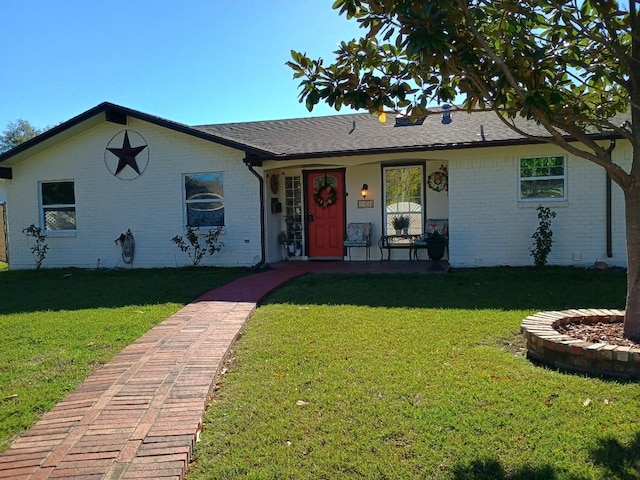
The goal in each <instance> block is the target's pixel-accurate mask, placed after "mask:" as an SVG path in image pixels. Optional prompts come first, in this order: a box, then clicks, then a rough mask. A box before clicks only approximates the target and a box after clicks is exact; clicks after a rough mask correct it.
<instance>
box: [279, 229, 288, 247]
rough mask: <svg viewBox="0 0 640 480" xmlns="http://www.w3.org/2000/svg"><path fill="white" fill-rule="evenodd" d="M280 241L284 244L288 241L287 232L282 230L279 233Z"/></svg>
mask: <svg viewBox="0 0 640 480" xmlns="http://www.w3.org/2000/svg"><path fill="white" fill-rule="evenodd" d="M278 243H279V244H280V245H284V244H286V243H287V232H285V231H282V232H280V233H279V234H278Z"/></svg>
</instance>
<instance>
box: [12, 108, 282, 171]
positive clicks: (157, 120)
mask: <svg viewBox="0 0 640 480" xmlns="http://www.w3.org/2000/svg"><path fill="white" fill-rule="evenodd" d="M127 117H133V118H136V119H138V120H142V121H145V122H148V123H152V124H155V125H159V126H162V127H165V128H169V129H171V130H174V131H177V132H181V133H184V134H186V135H191V136H194V137H198V138H201V139H204V140H208V141H211V142H214V143H218V144H221V145H224V146H227V147H230V148H235V149H237V150H242V151H244V152H246V153H247V155H257V156H264V155H271V154H272V152H269V151H265V150H263V149H260V148H256V147H253V146H250V145H248V144H245V143H239V142H237V141H235V140H233V139H230V138H222V137H218V136H216V135H215V133H214V132H205V131H202V130H200V129H194V128H191V127H189V126H188V125H184V124H182V123H177V122H173V121H170V120H166V119H164V118H161V117H156V116H153V115H149V114H147V113H143V112H139V111H137V110H132V109H130V108H126V107H122V106H119V105H115V104H113V103H109V102H104V103H101V104H100V105H97V106H95V107H93V108H92V109H90V110H87V111H86V112H84V113H81V114H80V115H78V116H76V117H73V118H72V119H70V120H67V121H66V122H63V123H61V124H59V125H56V126H55V127H53V128H51V129H49V130H47V131H45V132H43V133H41V134H40V135H37V136H36V137H34V138H32V139H30V140H28V141H26V142H24V143H22V144H20V145H18V146H17V147H15V148H13V149H11V150H9V151H7V152H4V153H3V154H1V155H0V163H3V162H5V165H11V164H13V163H15V162H18V161H20V160H21V159H22V158H23V157H24V156H26V155H31V154H32V153H34V152H38V151H40V150H43V149H46V148H49V147H50V146H51V145H52V143H53V142H56V141H59V140H65V139H67V138H70V137H72V136H75V135H77V134H79V133H81V132H83V131H85V130H87V129H89V128H92V127H93V126H95V125H98V124H100V123H102V122H105V121H106V122H112V123H118V124H121V125H126V124H127ZM27 152H28V153H27Z"/></svg>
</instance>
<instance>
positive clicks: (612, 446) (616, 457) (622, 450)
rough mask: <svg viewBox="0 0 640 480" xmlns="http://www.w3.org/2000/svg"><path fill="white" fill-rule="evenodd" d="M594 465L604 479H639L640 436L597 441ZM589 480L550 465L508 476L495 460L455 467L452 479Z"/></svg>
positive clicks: (638, 434)
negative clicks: (603, 471)
mask: <svg viewBox="0 0 640 480" xmlns="http://www.w3.org/2000/svg"><path fill="white" fill-rule="evenodd" d="M590 457H591V459H592V461H593V463H594V464H595V465H597V466H599V467H601V468H603V469H604V470H605V471H606V474H605V476H604V477H602V478H606V479H608V480H637V479H638V478H640V433H636V435H635V437H634V438H633V440H632V441H631V442H630V443H629V444H627V445H624V444H622V443H621V442H620V441H619V440H618V439H615V438H607V439H601V440H598V445H597V447H596V448H595V449H594V450H593V451H592V452H591V453H590ZM555 479H563V480H586V477H578V476H575V475H571V474H569V473H567V472H565V471H562V470H558V469H557V468H555V467H553V466H551V465H544V466H542V467H531V466H527V465H525V466H523V467H520V468H519V469H518V470H517V471H516V472H512V473H507V472H506V471H505V469H504V467H503V466H502V464H501V463H500V462H499V461H498V460H496V459H492V458H490V459H478V460H474V461H472V462H470V463H465V464H459V465H456V466H454V467H453V472H452V476H451V480H555Z"/></svg>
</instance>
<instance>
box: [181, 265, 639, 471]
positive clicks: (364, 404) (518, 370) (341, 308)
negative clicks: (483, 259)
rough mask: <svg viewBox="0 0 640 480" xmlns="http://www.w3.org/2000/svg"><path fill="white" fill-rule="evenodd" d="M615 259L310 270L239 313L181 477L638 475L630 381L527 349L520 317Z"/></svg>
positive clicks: (606, 277)
mask: <svg viewBox="0 0 640 480" xmlns="http://www.w3.org/2000/svg"><path fill="white" fill-rule="evenodd" d="M624 297H625V276H624V273H622V272H598V271H583V270H574V269H559V268H549V269H545V270H542V271H540V270H532V269H500V268H498V269H478V270H467V271H458V272H452V273H451V274H448V275H440V276H400V275H398V276H374V275H371V276H337V275H334V276H320V275H315V276H309V277H305V278H301V279H298V280H295V281H293V282H291V283H290V284H288V285H286V286H285V287H283V288H281V289H280V290H278V291H277V292H275V293H274V294H273V295H271V296H270V297H269V298H268V299H267V301H266V302H265V304H264V305H262V306H261V307H260V308H259V309H258V310H257V312H256V314H255V315H254V316H253V317H252V318H251V320H250V321H249V322H248V323H247V325H246V326H245V329H244V331H243V335H242V337H241V338H240V340H239V341H238V342H237V344H236V346H235V349H234V356H233V357H232V360H231V361H230V363H229V365H228V372H227V373H226V374H225V375H224V376H223V377H222V379H221V384H220V385H219V388H218V389H217V390H216V391H215V392H214V393H213V395H212V396H211V405H210V407H209V410H208V412H207V414H206V423H205V431H204V433H203V435H202V437H201V441H200V443H198V444H197V447H196V454H195V457H194V462H193V464H192V466H191V467H190V470H189V473H188V479H189V480H199V479H213V478H255V479H264V478H268V479H276V478H296V479H306V478H309V479H322V478H326V479H333V478H357V479H384V478H389V479H396V478H402V479H405V478H406V479H414V478H415V479H452V480H462V479H472V480H475V479H502V480H516V479H518V480H524V479H540V480H551V479H563V480H564V479H566V480H578V479H605V478H606V479H632V478H634V479H635V478H640V426H639V424H638V421H637V418H638V411H640V388H638V384H637V383H621V382H617V381H610V380H602V379H595V378H587V377H583V376H579V375H572V374H566V373H561V372H557V371H554V370H551V369H547V368H544V367H541V366H536V365H533V364H532V363H530V362H529V361H528V360H527V359H526V358H525V356H524V354H523V347H524V345H523V340H522V337H521V335H520V334H519V325H520V322H521V320H522V319H523V318H524V317H525V316H527V315H528V314H531V313H533V312H536V311H539V310H548V309H565V308H571V307H609V308H623V307H624Z"/></svg>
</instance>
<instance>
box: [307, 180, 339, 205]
mask: <svg viewBox="0 0 640 480" xmlns="http://www.w3.org/2000/svg"><path fill="white" fill-rule="evenodd" d="M313 197H314V198H315V200H316V203H317V204H318V206H320V207H322V208H327V207H328V206H329V205H333V204H334V203H336V200H337V198H338V195H337V193H336V189H335V188H333V187H332V186H331V185H329V184H327V183H325V184H324V185H322V186H321V187H319V188H318V189H317V190H316V192H315V194H314V195H313Z"/></svg>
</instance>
